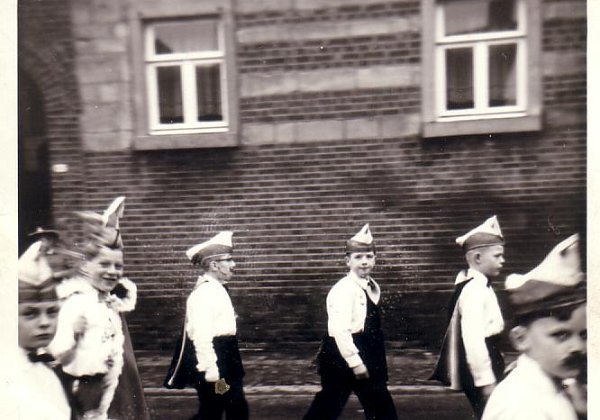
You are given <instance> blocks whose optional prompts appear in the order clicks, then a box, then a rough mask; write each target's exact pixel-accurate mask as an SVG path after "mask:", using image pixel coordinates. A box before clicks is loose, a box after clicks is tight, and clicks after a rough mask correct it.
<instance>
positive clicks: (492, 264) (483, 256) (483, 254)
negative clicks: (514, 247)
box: [477, 245, 504, 277]
mask: <svg viewBox="0 0 600 420" xmlns="http://www.w3.org/2000/svg"><path fill="white" fill-rule="evenodd" d="M477 252H479V257H478V258H477V262H478V270H479V271H480V272H481V273H483V274H485V275H486V276H488V277H497V276H498V275H500V271H501V270H502V266H503V265H504V246H502V245H493V246H487V247H484V248H481V249H479V250H477Z"/></svg>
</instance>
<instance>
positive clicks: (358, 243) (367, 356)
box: [304, 224, 397, 420]
mask: <svg viewBox="0 0 600 420" xmlns="http://www.w3.org/2000/svg"><path fill="white" fill-rule="evenodd" d="M346 265H347V266H348V267H349V269H350V272H349V273H348V275H346V276H345V277H344V278H342V279H341V280H339V281H338V282H337V283H336V284H335V285H334V286H333V287H332V288H331V290H330V292H329V294H328V295H327V315H328V318H329V319H328V333H329V334H328V335H327V336H326V337H325V338H324V339H323V343H322V345H321V349H320V351H319V355H318V362H319V374H320V375H321V386H322V390H321V391H319V392H318V393H317V394H316V395H315V398H314V400H313V402H312V404H311V406H310V408H309V410H308V412H307V413H306V415H305V416H304V420H328V419H336V418H338V417H339V415H340V414H341V412H342V410H343V408H344V405H345V404H346V401H347V400H348V397H349V396H350V393H351V392H352V391H354V393H355V394H356V396H357V397H358V399H359V401H360V402H361V404H362V406H363V408H364V411H365V418H367V419H378V420H395V419H397V415H396V409H395V407H394V401H393V400H392V397H391V395H390V393H389V391H388V389H387V380H388V374H387V363H386V358H385V347H384V339H383V333H382V331H381V325H380V318H379V306H378V304H379V300H380V295H381V289H380V288H379V285H378V284H377V283H375V281H374V280H373V279H372V278H371V276H370V273H371V270H372V269H373V267H374V266H375V245H374V243H373V236H372V235H371V231H370V230H369V225H368V224H366V225H365V226H364V227H363V228H362V229H361V231H360V232H359V233H357V234H356V235H355V236H354V237H353V238H352V239H350V240H349V241H347V243H346Z"/></svg>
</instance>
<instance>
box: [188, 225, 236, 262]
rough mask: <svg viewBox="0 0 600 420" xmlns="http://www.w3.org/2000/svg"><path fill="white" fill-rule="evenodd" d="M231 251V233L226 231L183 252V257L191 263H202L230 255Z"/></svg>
mask: <svg viewBox="0 0 600 420" xmlns="http://www.w3.org/2000/svg"><path fill="white" fill-rule="evenodd" d="M232 251H233V232H232V231H229V230H226V231H223V232H219V233H218V234H216V235H215V236H213V237H212V238H211V239H209V240H208V241H205V242H202V243H200V244H198V245H194V246H193V247H191V248H189V249H188V250H187V251H185V255H187V257H188V258H189V260H190V261H192V262H198V261H202V260H204V259H206V258H209V257H216V256H219V255H225V254H230V253H231V252H232Z"/></svg>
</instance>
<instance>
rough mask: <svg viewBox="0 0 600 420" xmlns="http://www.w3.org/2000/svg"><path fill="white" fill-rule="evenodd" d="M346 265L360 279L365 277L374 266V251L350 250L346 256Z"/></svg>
mask: <svg viewBox="0 0 600 420" xmlns="http://www.w3.org/2000/svg"><path fill="white" fill-rule="evenodd" d="M346 265H347V266H348V267H350V271H352V272H353V273H354V274H356V275H357V276H358V277H360V278H361V279H364V278H367V277H368V276H369V274H370V273H371V270H373V267H375V253H374V252H373V251H369V252H352V253H350V255H347V256H346Z"/></svg>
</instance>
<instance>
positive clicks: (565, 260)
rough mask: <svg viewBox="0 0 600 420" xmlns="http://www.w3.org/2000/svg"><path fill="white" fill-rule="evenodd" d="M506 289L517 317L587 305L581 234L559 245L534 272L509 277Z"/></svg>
mask: <svg viewBox="0 0 600 420" xmlns="http://www.w3.org/2000/svg"><path fill="white" fill-rule="evenodd" d="M505 286H506V291H507V292H508V295H509V300H510V303H511V304H512V306H513V307H514V308H513V309H514V311H515V313H517V314H523V313H529V312H537V311H543V310H550V309H554V308H559V307H562V306H570V305H574V304H578V303H581V302H585V301H586V290H585V274H584V273H583V272H582V271H581V261H580V255H579V235H578V234H575V235H572V236H570V237H568V238H567V239H565V240H564V241H562V242H560V243H559V244H558V245H556V246H555V247H554V248H553V249H552V251H550V253H549V254H548V255H547V256H546V258H544V260H543V261H542V262H541V263H540V264H539V265H538V266H537V267H535V268H534V269H533V270H531V271H530V272H528V273H526V274H511V275H509V276H508V277H507V278H506V283H505Z"/></svg>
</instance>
